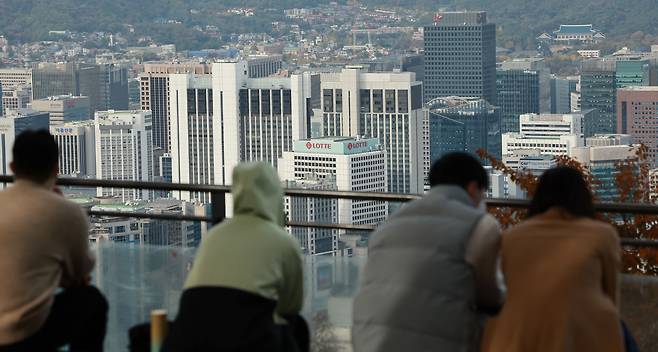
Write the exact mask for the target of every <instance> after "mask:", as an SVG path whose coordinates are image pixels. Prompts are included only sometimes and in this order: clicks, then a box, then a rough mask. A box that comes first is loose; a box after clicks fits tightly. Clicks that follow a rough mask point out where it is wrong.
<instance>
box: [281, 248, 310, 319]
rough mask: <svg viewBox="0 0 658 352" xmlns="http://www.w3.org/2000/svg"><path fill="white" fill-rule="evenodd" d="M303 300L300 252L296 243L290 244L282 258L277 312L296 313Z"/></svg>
mask: <svg viewBox="0 0 658 352" xmlns="http://www.w3.org/2000/svg"><path fill="white" fill-rule="evenodd" d="M303 301H304V274H303V269H302V254H301V251H300V249H299V248H298V247H297V246H296V243H295V244H293V245H292V246H290V250H289V251H288V255H286V256H285V258H284V259H283V283H282V287H281V292H280V297H279V304H278V306H277V313H278V314H279V315H281V316H285V315H292V314H298V313H299V312H300V311H301V310H302V304H303Z"/></svg>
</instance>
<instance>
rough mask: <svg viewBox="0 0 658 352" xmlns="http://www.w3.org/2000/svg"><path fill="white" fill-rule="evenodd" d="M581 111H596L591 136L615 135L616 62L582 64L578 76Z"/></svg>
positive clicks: (599, 60)
mask: <svg viewBox="0 0 658 352" xmlns="http://www.w3.org/2000/svg"><path fill="white" fill-rule="evenodd" d="M580 92H581V95H580V97H581V110H583V111H585V110H589V109H596V110H597V111H598V115H597V117H596V120H595V121H591V124H590V125H591V133H592V134H610V133H616V130H617V128H616V127H617V121H616V120H617V118H616V104H617V80H616V62H615V61H614V60H606V59H598V60H589V61H585V62H583V65H582V69H581V74H580Z"/></svg>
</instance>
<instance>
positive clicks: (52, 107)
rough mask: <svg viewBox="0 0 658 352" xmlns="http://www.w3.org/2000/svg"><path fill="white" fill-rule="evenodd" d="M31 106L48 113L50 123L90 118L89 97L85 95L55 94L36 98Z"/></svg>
mask: <svg viewBox="0 0 658 352" xmlns="http://www.w3.org/2000/svg"><path fill="white" fill-rule="evenodd" d="M32 108H33V109H34V110H37V111H44V112H47V113H50V124H51V125H61V124H63V123H67V122H72V121H83V120H89V119H91V115H90V111H91V110H90V107H89V98H88V97H85V96H72V95H57V96H53V97H48V98H45V99H37V100H34V101H33V102H32Z"/></svg>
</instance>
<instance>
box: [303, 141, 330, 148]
mask: <svg viewBox="0 0 658 352" xmlns="http://www.w3.org/2000/svg"><path fill="white" fill-rule="evenodd" d="M306 149H331V144H329V143H311V142H307V143H306Z"/></svg>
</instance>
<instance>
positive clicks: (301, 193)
mask: <svg viewBox="0 0 658 352" xmlns="http://www.w3.org/2000/svg"><path fill="white" fill-rule="evenodd" d="M13 180H14V178H13V176H8V175H0V183H11V182H13ZM57 184H58V185H59V186H72V187H88V188H95V187H107V188H121V189H143V190H160V191H180V192H201V193H210V199H211V202H210V203H211V215H210V216H199V215H179V214H154V213H147V212H144V213H136V212H121V211H104V210H103V211H98V210H89V211H88V214H89V215H91V216H108V217H122V218H147V219H159V220H172V221H201V222H210V223H212V224H217V223H219V222H221V221H222V220H224V218H225V217H226V194H227V193H231V187H230V186H222V185H203V184H187V183H170V182H144V181H119V180H96V179H78V178H68V177H60V178H59V179H58V180H57ZM284 194H285V195H286V196H291V197H307V198H311V197H312V198H331V199H346V200H370V201H381V202H399V203H405V202H409V201H412V200H416V199H419V198H420V197H421V195H418V194H400V193H373V192H352V191H322V190H305V189H294V188H286V189H284ZM485 202H486V204H487V206H488V207H501V208H504V207H509V208H527V207H528V205H529V202H528V201H527V200H520V199H502V198H489V199H486V200H485ZM594 210H595V211H597V212H601V213H620V214H624V213H626V214H644V215H656V216H658V205H655V204H636V203H596V204H594ZM286 226H290V227H308V228H324V229H336V230H351V231H372V230H374V228H375V227H376V226H373V225H355V224H335V223H319V222H299V221H288V222H287V223H286ZM621 242H622V245H624V246H633V247H656V248H658V241H656V240H648V239H638V238H622V239H621Z"/></svg>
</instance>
